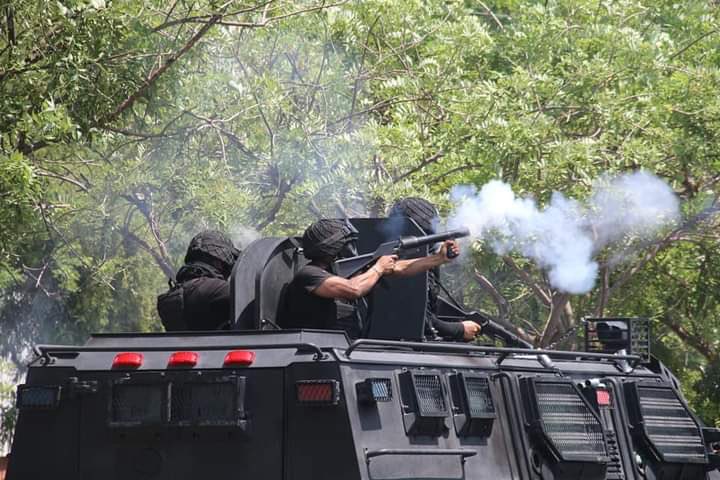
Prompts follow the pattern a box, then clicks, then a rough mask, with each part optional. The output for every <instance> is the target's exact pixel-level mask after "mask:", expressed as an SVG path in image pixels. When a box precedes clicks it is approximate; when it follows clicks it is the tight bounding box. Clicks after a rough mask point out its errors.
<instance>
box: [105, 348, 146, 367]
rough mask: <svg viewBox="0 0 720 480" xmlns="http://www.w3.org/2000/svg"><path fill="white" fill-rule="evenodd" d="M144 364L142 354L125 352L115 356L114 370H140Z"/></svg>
mask: <svg viewBox="0 0 720 480" xmlns="http://www.w3.org/2000/svg"><path fill="white" fill-rule="evenodd" d="M142 363H143V354H142V353H135V352H123V353H118V354H117V355H115V358H114V359H113V363H112V368H139V367H140V365H142Z"/></svg>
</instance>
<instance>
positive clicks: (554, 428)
mask: <svg viewBox="0 0 720 480" xmlns="http://www.w3.org/2000/svg"><path fill="white" fill-rule="evenodd" d="M536 389H537V390H536V391H537V400H538V409H539V411H540V419H541V422H542V424H543V430H544V431H545V433H546V435H547V436H548V437H549V438H550V440H551V441H552V442H553V443H554V444H555V446H556V447H557V449H558V450H559V451H560V453H561V455H562V456H563V457H565V458H568V459H569V458H570V457H577V456H585V455H606V453H607V452H606V450H605V442H604V438H603V429H602V426H601V425H600V421H599V420H598V419H597V418H596V417H595V414H593V412H592V411H591V410H590V407H589V406H588V405H587V404H586V403H585V402H584V401H583V399H582V397H581V396H580V395H579V394H578V393H577V391H576V390H575V388H574V386H573V385H572V384H569V383H544V382H543V383H537V384H536Z"/></svg>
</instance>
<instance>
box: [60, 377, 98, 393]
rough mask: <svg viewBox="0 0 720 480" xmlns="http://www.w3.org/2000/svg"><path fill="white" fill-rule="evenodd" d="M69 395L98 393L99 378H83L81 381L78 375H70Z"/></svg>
mask: <svg viewBox="0 0 720 480" xmlns="http://www.w3.org/2000/svg"><path fill="white" fill-rule="evenodd" d="M67 391H68V395H69V396H70V397H75V396H77V395H86V394H90V393H97V391H98V382H97V380H83V381H81V380H80V379H79V378H77V377H70V378H69V379H68V388H67Z"/></svg>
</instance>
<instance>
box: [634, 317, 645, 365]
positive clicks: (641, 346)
mask: <svg viewBox="0 0 720 480" xmlns="http://www.w3.org/2000/svg"><path fill="white" fill-rule="evenodd" d="M630 332H631V333H630V338H631V345H630V353H632V354H633V355H639V356H640V357H642V359H643V362H649V361H650V320H648V319H647V318H633V319H631V321H630Z"/></svg>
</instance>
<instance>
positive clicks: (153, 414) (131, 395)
mask: <svg viewBox="0 0 720 480" xmlns="http://www.w3.org/2000/svg"><path fill="white" fill-rule="evenodd" d="M164 388H165V386H164V385H163V384H157V385H142V384H136V385H132V384H127V385H123V384H117V385H113V389H112V408H111V419H112V422H114V423H160V422H161V421H162V403H163V389H164Z"/></svg>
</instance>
